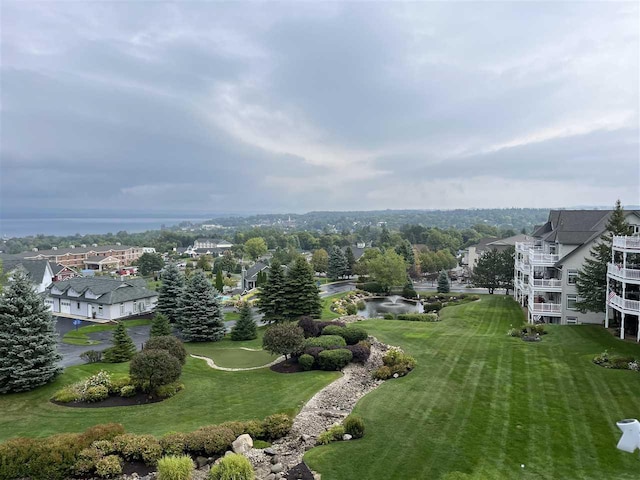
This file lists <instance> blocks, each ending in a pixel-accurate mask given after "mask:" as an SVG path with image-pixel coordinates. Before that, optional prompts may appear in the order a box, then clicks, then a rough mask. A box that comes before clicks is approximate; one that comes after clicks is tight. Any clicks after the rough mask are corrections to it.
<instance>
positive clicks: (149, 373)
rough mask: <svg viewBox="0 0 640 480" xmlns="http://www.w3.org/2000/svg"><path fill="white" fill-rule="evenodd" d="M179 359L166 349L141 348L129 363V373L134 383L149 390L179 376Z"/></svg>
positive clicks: (172, 380) (180, 370)
mask: <svg viewBox="0 0 640 480" xmlns="http://www.w3.org/2000/svg"><path fill="white" fill-rule="evenodd" d="M181 373H182V365H180V361H179V360H178V359H177V358H176V357H174V356H173V355H171V354H170V353H169V352H167V351H166V350H147V349H145V350H143V351H142V352H140V353H137V354H135V355H134V357H133V359H132V360H131V363H130V364H129V375H130V376H131V380H132V381H133V383H134V385H136V386H137V387H138V388H140V389H142V390H143V391H146V392H150V391H153V390H155V389H156V388H157V387H159V386H160V385H166V384H168V383H171V382H175V381H176V380H178V378H180V374H181Z"/></svg>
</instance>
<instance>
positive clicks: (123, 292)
mask: <svg viewBox="0 0 640 480" xmlns="http://www.w3.org/2000/svg"><path fill="white" fill-rule="evenodd" d="M53 287H55V288H57V289H58V290H60V291H62V294H52V293H51V290H52V289H53ZM69 289H73V290H74V291H75V292H77V293H79V294H80V296H79V297H72V296H69V295H68V294H67V293H68V291H69ZM87 292H91V293H92V294H93V295H95V296H97V297H98V298H97V299H93V298H88V297H86V296H85V294H86V293H87ZM47 293H48V294H49V295H52V296H55V297H58V298H69V299H71V300H78V299H83V300H89V301H91V302H94V303H101V304H104V305H112V304H116V303H123V302H128V301H131V300H139V299H142V298H149V297H155V296H157V295H158V293H157V292H155V291H153V290H149V289H147V288H146V287H144V286H142V285H141V284H140V282H139V281H131V280H126V281H121V280H115V279H112V278H104V277H78V278H70V279H68V280H63V281H61V282H53V284H52V285H50V286H49V287H48V288H47Z"/></svg>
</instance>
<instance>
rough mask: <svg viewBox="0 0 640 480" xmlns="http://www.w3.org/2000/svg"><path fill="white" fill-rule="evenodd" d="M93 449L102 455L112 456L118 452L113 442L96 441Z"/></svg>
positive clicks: (92, 445) (92, 446)
mask: <svg viewBox="0 0 640 480" xmlns="http://www.w3.org/2000/svg"><path fill="white" fill-rule="evenodd" d="M91 448H93V449H95V450H97V451H99V452H100V453H101V454H102V455H110V454H112V453H115V451H116V450H115V447H114V445H113V442H112V441H111V440H96V441H95V442H93V443H92V444H91Z"/></svg>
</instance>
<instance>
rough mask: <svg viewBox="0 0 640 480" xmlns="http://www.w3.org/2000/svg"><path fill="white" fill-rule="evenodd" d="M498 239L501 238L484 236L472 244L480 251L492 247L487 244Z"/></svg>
mask: <svg viewBox="0 0 640 480" xmlns="http://www.w3.org/2000/svg"><path fill="white" fill-rule="evenodd" d="M496 240H500V239H499V238H498V237H484V238H481V239H480V240H478V243H476V244H475V245H471V246H472V247H476V251H478V252H484V251H485V250H486V249H487V248H490V247H488V246H487V245H489V244H490V243H492V242H495V241H496Z"/></svg>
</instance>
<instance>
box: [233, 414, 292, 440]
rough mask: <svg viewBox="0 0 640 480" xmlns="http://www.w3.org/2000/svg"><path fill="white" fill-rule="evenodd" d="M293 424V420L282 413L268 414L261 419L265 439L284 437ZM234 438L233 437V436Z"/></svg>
mask: <svg viewBox="0 0 640 480" xmlns="http://www.w3.org/2000/svg"><path fill="white" fill-rule="evenodd" d="M292 426H293V420H292V419H291V418H289V416H288V415H286V414H284V413H276V414H274V415H269V416H268V417H267V418H265V419H264V420H263V421H262V428H263V430H264V433H263V437H264V438H266V439H267V440H276V439H278V438H282V437H284V436H285V435H286V434H287V433H289V431H290V430H291V427H292ZM234 440H235V438H234Z"/></svg>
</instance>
